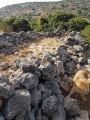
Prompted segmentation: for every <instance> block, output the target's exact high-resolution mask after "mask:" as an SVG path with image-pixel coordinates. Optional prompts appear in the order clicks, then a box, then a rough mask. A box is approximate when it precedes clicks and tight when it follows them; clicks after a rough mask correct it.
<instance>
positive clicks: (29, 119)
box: [24, 109, 35, 120]
mask: <svg viewBox="0 0 90 120" xmlns="http://www.w3.org/2000/svg"><path fill="white" fill-rule="evenodd" d="M24 120H35V115H34V113H33V112H32V111H31V110H29V109H28V110H27V112H26V114H25V117H24Z"/></svg>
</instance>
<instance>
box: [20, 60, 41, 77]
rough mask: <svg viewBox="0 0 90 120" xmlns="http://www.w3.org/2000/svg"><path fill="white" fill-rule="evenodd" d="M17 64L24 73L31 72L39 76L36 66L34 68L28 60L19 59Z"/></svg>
mask: <svg viewBox="0 0 90 120" xmlns="http://www.w3.org/2000/svg"><path fill="white" fill-rule="evenodd" d="M19 65H20V68H21V69H22V71H23V72H24V73H28V72H31V73H33V74H36V75H37V76H38V77H40V76H41V73H40V71H39V70H38V68H36V67H35V66H34V65H32V63H30V62H28V61H27V60H23V61H21V62H20V64H19Z"/></svg>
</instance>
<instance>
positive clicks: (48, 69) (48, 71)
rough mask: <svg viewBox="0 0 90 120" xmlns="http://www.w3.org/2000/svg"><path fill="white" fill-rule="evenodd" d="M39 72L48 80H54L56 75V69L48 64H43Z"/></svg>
mask: <svg viewBox="0 0 90 120" xmlns="http://www.w3.org/2000/svg"><path fill="white" fill-rule="evenodd" d="M38 68H39V70H40V72H41V76H42V77H45V78H47V79H52V78H53V75H54V73H55V68H54V66H53V65H52V64H51V63H49V62H48V63H47V64H43V65H42V64H41V65H40V66H39V67H38Z"/></svg>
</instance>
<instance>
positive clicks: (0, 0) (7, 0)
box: [0, 0, 59, 8]
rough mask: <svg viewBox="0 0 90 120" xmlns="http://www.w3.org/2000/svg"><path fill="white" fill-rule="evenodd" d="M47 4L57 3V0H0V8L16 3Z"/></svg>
mask: <svg viewBox="0 0 90 120" xmlns="http://www.w3.org/2000/svg"><path fill="white" fill-rule="evenodd" d="M42 1H44V2H48V1H59V0H0V8H1V7H4V6H6V5H12V4H16V3H24V2H42Z"/></svg>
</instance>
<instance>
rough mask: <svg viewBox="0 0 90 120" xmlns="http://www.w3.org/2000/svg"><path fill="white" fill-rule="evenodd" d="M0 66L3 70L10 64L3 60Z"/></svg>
mask: <svg viewBox="0 0 90 120" xmlns="http://www.w3.org/2000/svg"><path fill="white" fill-rule="evenodd" d="M0 66H1V68H2V70H6V69H7V68H8V67H9V64H8V63H7V62H1V63H0Z"/></svg>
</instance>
